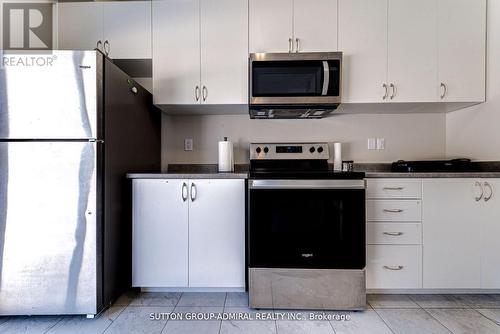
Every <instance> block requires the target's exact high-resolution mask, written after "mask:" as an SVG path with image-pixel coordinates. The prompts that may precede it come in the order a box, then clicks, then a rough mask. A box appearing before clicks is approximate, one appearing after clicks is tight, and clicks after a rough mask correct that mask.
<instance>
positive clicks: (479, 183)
mask: <svg viewBox="0 0 500 334" xmlns="http://www.w3.org/2000/svg"><path fill="white" fill-rule="evenodd" d="M475 185H476V187H479V188H481V194H480V195H479V196H476V198H475V200H476V202H479V201H480V200H481V199H482V198H483V196H484V188H483V185H482V184H481V182H479V181H476V183H475ZM488 200H489V199H488Z"/></svg>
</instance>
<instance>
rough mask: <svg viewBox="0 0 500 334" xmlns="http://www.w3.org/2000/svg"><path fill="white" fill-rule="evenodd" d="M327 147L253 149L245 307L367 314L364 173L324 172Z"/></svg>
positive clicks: (302, 145)
mask: <svg viewBox="0 0 500 334" xmlns="http://www.w3.org/2000/svg"><path fill="white" fill-rule="evenodd" d="M329 158H330V154H329V147H328V144H327V143H256V144H251V145H250V177H249V186H248V189H249V190H248V191H249V194H248V199H249V209H248V215H249V217H248V222H249V223H248V242H247V245H248V255H249V258H248V264H249V268H248V276H249V296H250V306H251V307H254V308H282V309H335V310H352V309H364V308H365V305H366V288H365V266H366V258H365V226H366V223H365V219H366V218H365V181H364V173H357V172H334V171H332V170H331V169H330V168H329V165H328V160H329Z"/></svg>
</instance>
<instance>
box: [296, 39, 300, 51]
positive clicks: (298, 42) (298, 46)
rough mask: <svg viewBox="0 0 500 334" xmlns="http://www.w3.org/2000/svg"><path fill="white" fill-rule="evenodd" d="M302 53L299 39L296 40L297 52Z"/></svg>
mask: <svg viewBox="0 0 500 334" xmlns="http://www.w3.org/2000/svg"><path fill="white" fill-rule="evenodd" d="M299 51H300V39H298V38H295V52H297V53H298V52H299Z"/></svg>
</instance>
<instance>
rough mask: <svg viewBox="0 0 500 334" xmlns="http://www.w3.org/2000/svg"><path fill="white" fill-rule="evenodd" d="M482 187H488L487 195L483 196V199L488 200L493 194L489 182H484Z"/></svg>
mask: <svg viewBox="0 0 500 334" xmlns="http://www.w3.org/2000/svg"><path fill="white" fill-rule="evenodd" d="M484 187H485V188H486V189H489V195H488V196H484V201H485V202H488V201H489V200H490V199H491V197H492V196H493V188H492V187H491V184H489V183H488V182H485V183H484Z"/></svg>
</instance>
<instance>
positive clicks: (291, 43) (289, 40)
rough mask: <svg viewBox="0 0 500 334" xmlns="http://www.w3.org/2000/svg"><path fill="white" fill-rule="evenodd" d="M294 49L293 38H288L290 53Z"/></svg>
mask: <svg viewBox="0 0 500 334" xmlns="http://www.w3.org/2000/svg"><path fill="white" fill-rule="evenodd" d="M292 51H293V40H292V38H289V39H288V53H291V52H292Z"/></svg>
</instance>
